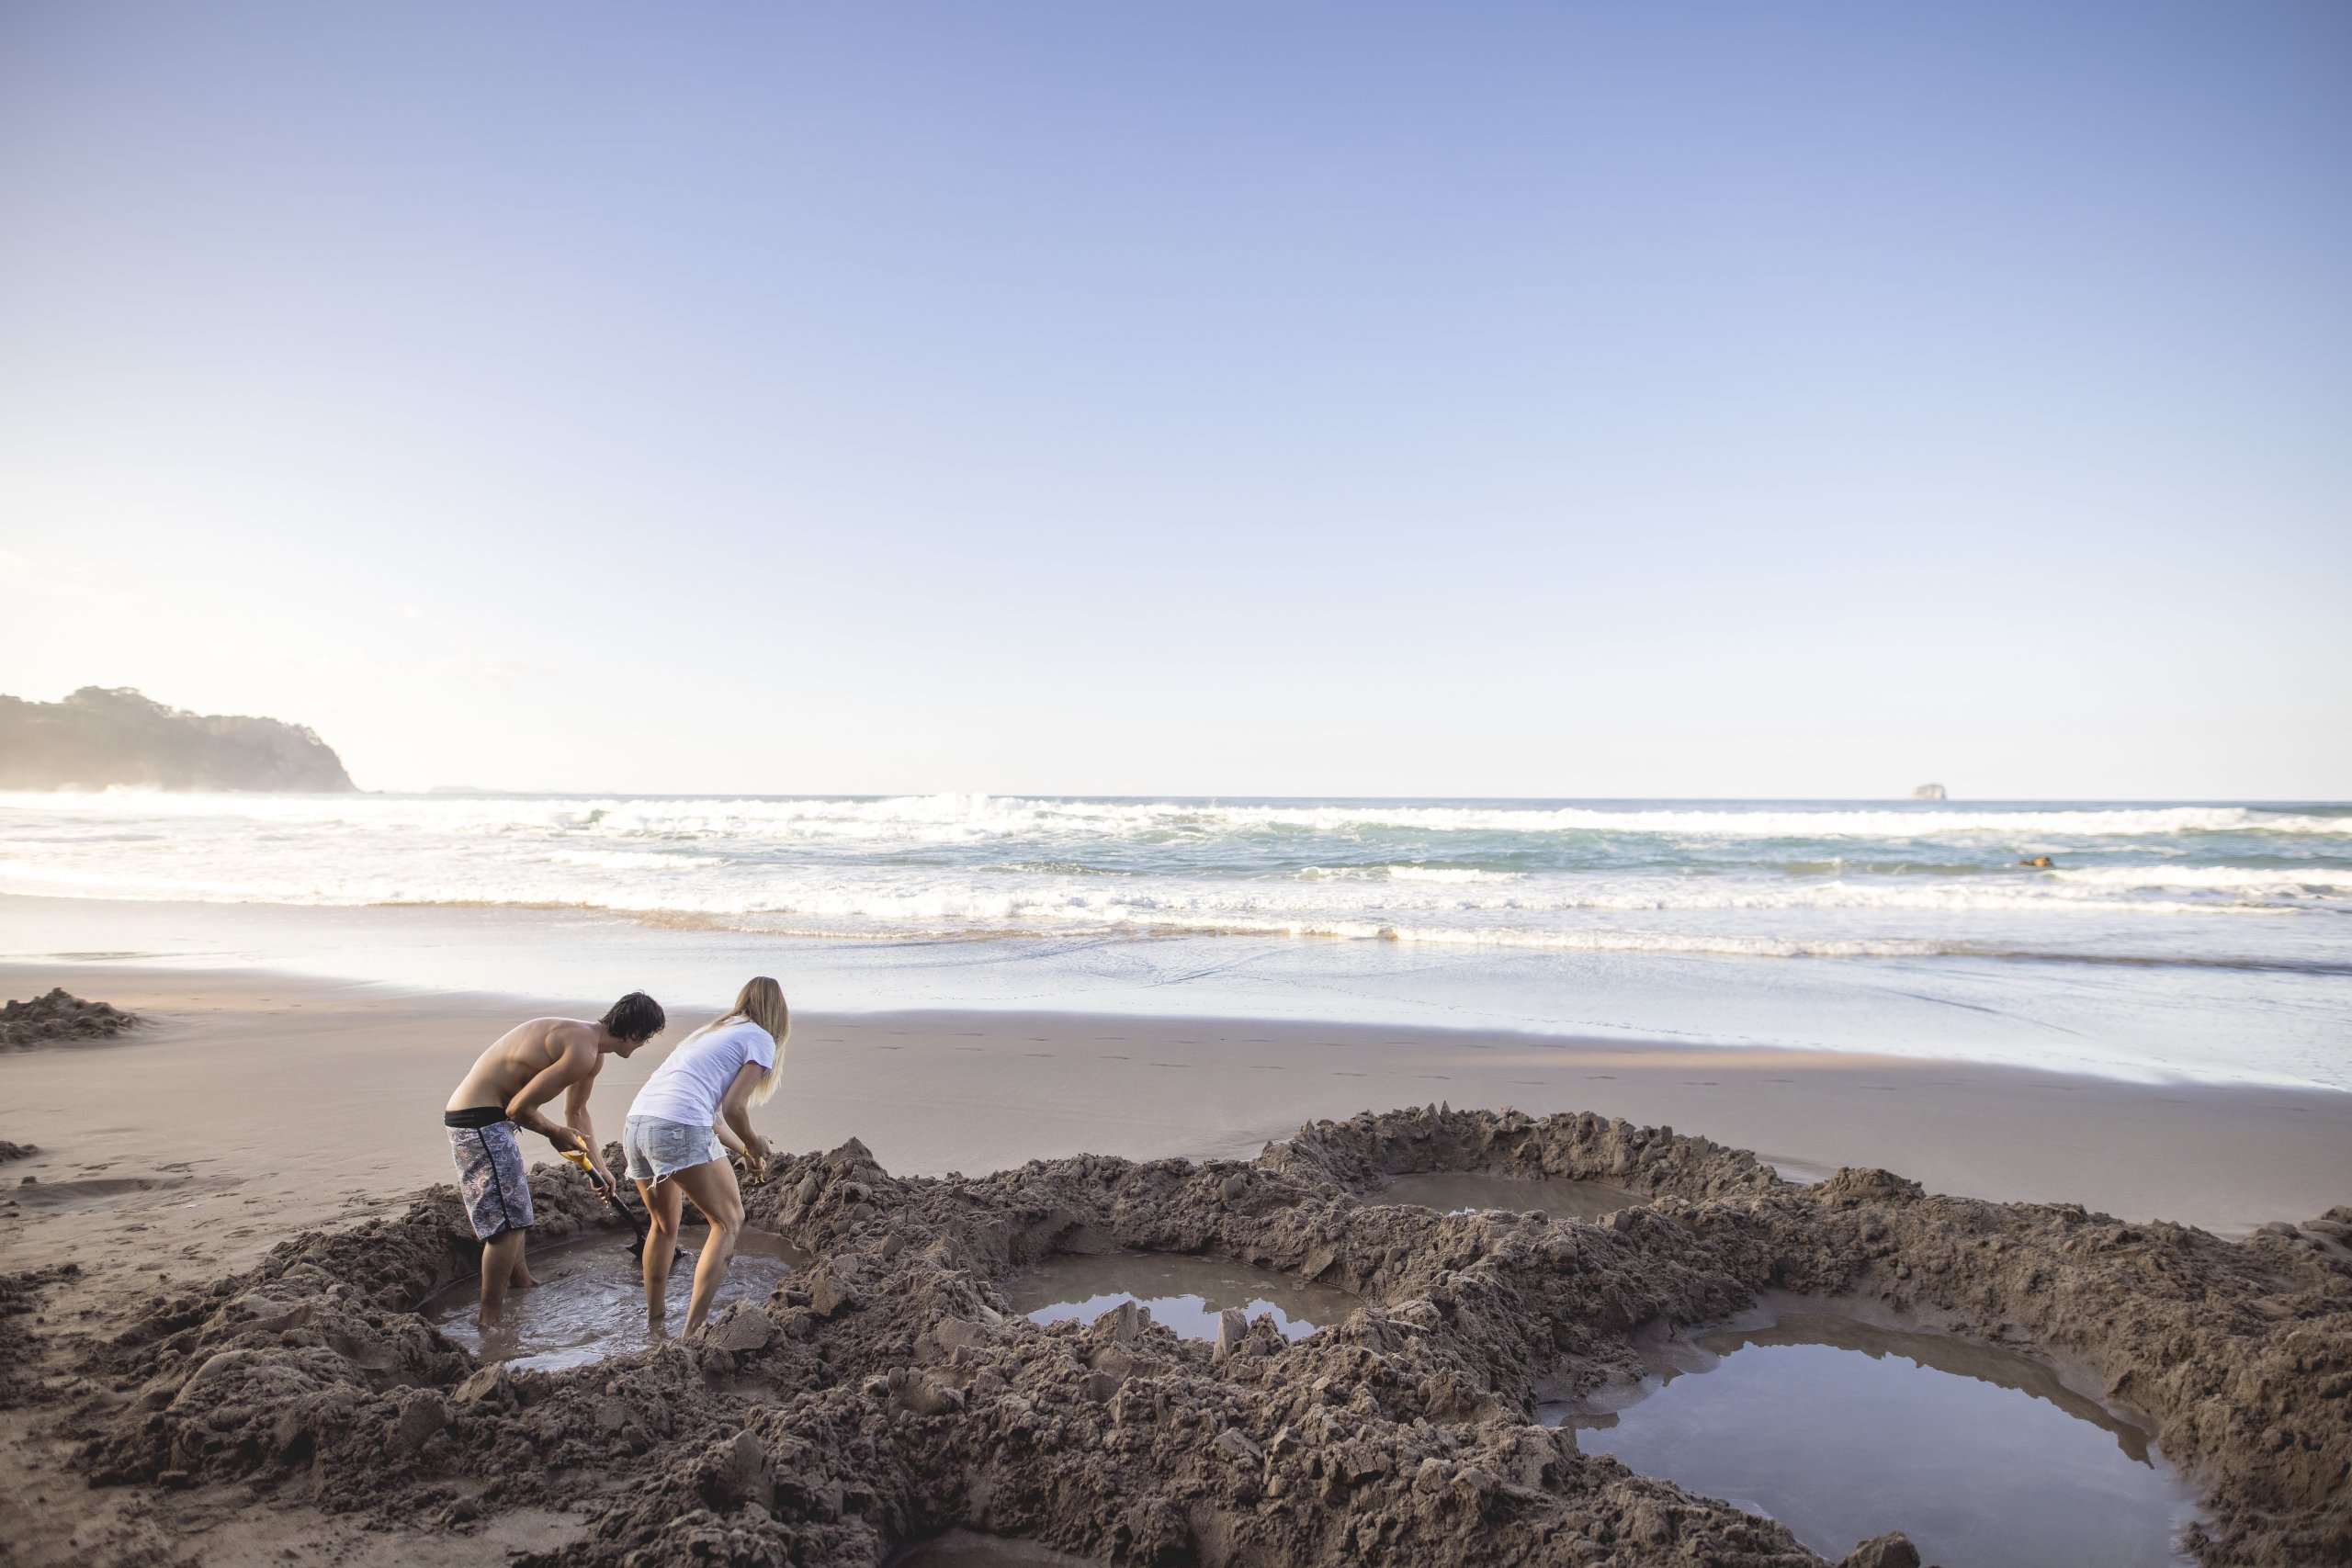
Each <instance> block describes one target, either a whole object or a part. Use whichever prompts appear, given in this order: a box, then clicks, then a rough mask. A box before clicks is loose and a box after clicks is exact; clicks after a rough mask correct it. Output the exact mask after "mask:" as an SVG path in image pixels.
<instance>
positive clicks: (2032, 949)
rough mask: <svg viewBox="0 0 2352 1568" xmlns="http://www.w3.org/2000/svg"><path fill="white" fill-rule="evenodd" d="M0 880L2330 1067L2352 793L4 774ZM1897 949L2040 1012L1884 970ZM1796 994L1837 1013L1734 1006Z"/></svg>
mask: <svg viewBox="0 0 2352 1568" xmlns="http://www.w3.org/2000/svg"><path fill="white" fill-rule="evenodd" d="M2044 859H2046V860H2047V862H2048V864H2047V865H2041V864H2036V863H2035V862H2038V861H2041V860H2044ZM0 899H15V900H32V899H40V900H51V899H60V900H75V901H81V902H84V903H87V902H91V901H96V902H100V903H105V904H115V905H135V904H169V905H175V906H182V907H187V906H210V907H216V908H217V907H226V906H235V907H238V908H242V909H243V910H246V911H252V910H254V909H257V908H271V909H279V910H291V909H300V908H334V909H346V910H348V909H370V908H373V909H383V908H413V909H417V910H432V909H442V910H449V909H456V908H469V909H484V908H488V909H510V910H517V911H522V910H529V911H578V912H581V913H582V914H585V915H594V916H598V917H603V918H605V919H610V920H616V921H622V922H627V923H628V924H629V925H631V926H633V927H634V928H636V929H638V930H639V931H645V932H649V933H650V932H659V933H664V936H663V938H662V940H675V939H677V937H678V935H679V933H695V932H699V933H703V935H704V938H705V940H706V942H708V943H715V944H717V945H718V946H719V947H728V948H729V949H730V950H731V948H732V947H733V946H734V945H736V941H735V939H740V941H741V942H748V943H752V944H756V943H759V942H766V943H769V944H771V945H773V944H775V943H777V942H784V943H788V944H791V945H792V947H793V949H794V950H795V951H797V952H807V953H818V954H820V955H821V954H823V953H827V952H830V951H833V950H837V949H840V948H841V947H842V946H844V945H863V946H865V947H866V948H868V949H873V950H876V951H882V950H896V951H900V952H904V953H916V952H918V951H919V950H922V949H923V948H926V947H929V946H932V945H935V944H939V943H943V942H944V943H955V944H962V945H965V946H967V947H968V948H969V949H970V950H971V951H970V953H967V957H966V961H965V962H964V963H963V964H961V965H960V967H961V969H962V970H964V971H965V972H967V973H970V972H975V971H978V970H985V969H986V968H987V967H988V964H989V959H988V958H987V957H986V956H984V955H985V954H986V953H988V952H989V951H990V950H991V949H995V950H1001V957H1002V958H1003V959H1004V961H1005V962H1007V963H1018V964H1023V965H1025V968H1024V969H1023V973H1025V974H1029V975H1032V976H1034V975H1036V974H1038V973H1042V972H1044V971H1041V970H1040V969H1039V968H1038V964H1040V963H1041V962H1042V963H1044V964H1045V967H1046V970H1054V969H1056V967H1057V966H1059V968H1061V969H1064V970H1067V969H1069V966H1070V964H1072V963H1073V962H1074V961H1073V960H1071V959H1069V958H1068V957H1067V956H1066V955H1067V954H1068V953H1073V952H1088V951H1091V950H1092V949H1094V948H1096V947H1098V946H1103V945H1105V944H1107V945H1108V946H1109V947H1112V948H1114V949H1120V950H1123V951H1124V952H1125V958H1124V959H1123V960H1122V961H1121V962H1123V963H1124V964H1125V966H1126V967H1128V968H1130V969H1134V968H1137V967H1138V966H1139V968H1140V970H1141V971H1142V972H1144V973H1146V974H1156V973H1157V972H1158V971H1159V969H1160V968H1162V967H1167V968H1169V969H1170V972H1171V973H1174V974H1178V975H1182V976H1191V975H1195V974H1208V973H1213V974H1217V975H1221V976H1225V978H1223V979H1220V980H1219V981H1217V982H1216V985H1215V986H1212V987H1208V988H1207V989H1205V990H1204V989H1202V987H1201V985H1200V983H1198V982H1193V981H1189V980H1188V981H1186V982H1184V985H1183V986H1182V987H1176V988H1178V989H1186V990H1187V994H1188V995H1189V996H1192V997H1193V1000H1195V1001H1201V1002H1204V1003H1205V1002H1207V1001H1210V1000H1214V1001H1215V1002H1216V1005H1218V1006H1220V1007H1223V1008H1225V1009H1227V1010H1239V1011H1247V1010H1259V1011H1262V1010H1267V1009H1268V1008H1269V1007H1274V1006H1276V1004H1277V1003H1279V1004H1280V1009H1279V1010H1290V1011H1296V1010H1299V1008H1300V1007H1301V1006H1312V1007H1314V1008H1316V1009H1319V1010H1322V1011H1325V1012H1330V1013H1350V1014H1354V1015H1367V1014H1368V1015H1373V1016H1385V1017H1399V1016H1402V1015H1403V1014H1404V1013H1408V1012H1411V1011H1412V1010H1413V1008H1412V1007H1410V1006H1408V1005H1407V1004H1406V1003H1404V1002H1400V1001H1397V1000H1396V999H1395V994H1400V993H1398V987H1400V986H1403V987H1404V990H1406V991H1413V990H1414V986H1415V985H1417V986H1418V987H1419V991H1418V992H1416V993H1415V994H1417V995H1418V994H1419V993H1420V992H1426V993H1428V994H1429V995H1430V996H1438V995H1441V994H1442V995H1445V996H1449V997H1452V998H1454V999H1453V1001H1452V1002H1449V1003H1447V1004H1445V1005H1446V1007H1447V1008H1450V1009H1451V1010H1452V1011H1453V1012H1457V1013H1460V1012H1464V1011H1465V1010H1466V1012H1468V1013H1473V1014H1476V1019H1477V1021H1481V1022H1486V1023H1493V1022H1497V1021H1502V1022H1509V1023H1512V1024H1516V1025H1521V1026H1527V1027H1534V1028H1543V1029H1570V1028H1573V1029H1577V1030H1584V1031H1589V1030H1591V1029H1594V1028H1600V1029H1604V1030H1621V1031H1629V1032H1652V1033H1656V1032H1660V1031H1661V1030H1662V1029H1667V1028H1668V1026H1669V1025H1670V1026H1672V1027H1671V1032H1677V1033H1680V1034H1691V1035H1698V1036H1701V1037H1707V1038H1736V1039H1738V1040H1741V1041H1750V1042H1760V1043H1792V1044H1797V1043H1802V1044H1821V1043H1828V1044H1831V1045H1832V1046H1834V1047H1845V1046H1849V1045H1850V1046H1856V1047H1857V1048H1860V1042H1861V1041H1862V1040H1863V1039H1864V1038H1865V1037H1869V1038H1868V1047H1869V1048H1873V1049H1898V1050H1900V1049H1908V1048H1917V1049H1928V1050H1959V1051H1962V1052H1963V1053H1964V1054H1969V1055H1980V1056H1981V1055H1993V1056H1996V1057H2000V1058H2002V1059H2021V1060H2033V1061H2041V1060H2057V1059H2064V1061H2066V1062H2067V1063H2068V1064H2069V1065H2074V1066H2080V1065H2082V1063H2083V1061H2084V1060H2086V1059H2087V1060H2093V1061H2098V1062H2108V1063H2110V1064H2121V1065H2122V1066H2125V1067H2127V1068H2129V1069H2131V1070H2135V1071H2136V1070H2143V1069H2146V1070H2158V1069H2161V1070H2173V1069H2179V1070H2186V1071H2194V1072H2198V1073H2203V1074H2209V1075H2210V1074H2213V1073H2219V1074H2221V1075H2222V1076H2237V1077H2247V1078H2255V1079H2263V1078H2267V1079H2271V1080H2277V1081H2297V1082H2310V1081H2325V1082H2331V1083H2338V1082H2340V1084H2341V1085H2342V1086H2344V1087H2352V1064H2345V1063H2342V1062H2340V1061H2339V1058H2341V1057H2343V1056H2345V1055H2346V1054H2347V1049H2346V1037H2347V1035H2352V1031H2347V1030H2346V1029H2345V1028H2344V1025H2345V1024H2346V1022H2347V1021H2352V1015H2347V1013H2346V1009H2345V1006H2344V998H2345V995H2346V989H2347V985H2352V923H2347V921H2346V916H2347V915H2352V807H2347V806H2346V805H2343V804H2340V803H2311V804H2286V805H2281V804H2266V803H2230V802H2193V803H2146V802H2117V803H2098V802H2001V803H1987V802H1895V803H1876V802H1873V803H1860V802H1846V801H1816V802H1791V801H1769V802H1742V801H1705V802H1693V801H1667V800H1647V801H1484V800H1255V799H1250V800H1202V799H1078V798H1042V797H1017V796H998V795H925V796H896V797H758V796H752V797H727V798H718V797H702V796H629V795H473V794H466V795H457V794H448V795H437V794H436V795H375V794H363V795H176V794H157V793H141V792H134V791H110V792H107V793H105V794H94V795H0ZM1171 942H1175V943H1179V944H1181V945H1182V947H1183V948H1184V949H1185V955H1183V956H1181V957H1173V958H1170V957H1159V956H1153V954H1155V953H1163V952H1164V950H1165V949H1166V947H1167V944H1169V943H1171ZM1154 944H1157V946H1155V945H1154ZM1378 953H1385V954H1386V956H1380V955H1377V954H1378ZM1413 955H1418V956H1413ZM812 962H815V963H817V964H819V965H820V967H822V966H825V965H828V964H830V965H832V966H833V967H835V968H840V967H842V965H843V964H849V966H850V967H852V968H854V969H855V970H856V972H857V973H860V974H867V975H871V974H876V973H879V972H881V971H878V970H877V969H876V962H875V961H874V960H873V959H871V958H866V959H860V960H856V961H854V963H851V961H848V960H844V959H842V958H841V957H840V956H839V955H838V953H835V955H834V956H832V957H824V956H819V957H817V958H815V959H813V960H812ZM909 962H910V963H919V962H922V961H921V960H916V959H910V960H909ZM1091 962H1096V963H1106V962H1110V961H1109V960H1105V959H1096V960H1092V961H1091ZM884 967H885V968H886V969H887V967H888V965H887V964H886V965H884ZM901 967H903V965H902V966H901ZM1417 973H1425V974H1426V975H1427V976H1431V977H1430V978H1428V979H1426V980H1425V981H1419V982H1415V983H1414V985H1405V984H1404V982H1403V981H1402V980H1400V979H1398V978H1397V976H1405V975H1408V974H1417ZM1268 975H1279V976H1283V979H1282V981H1281V984H1280V985H1279V986H1278V987H1275V989H1276V991H1277V992H1279V993H1280V994H1279V995H1275V996H1272V997H1268V996H1263V995H1255V994H1253V993H1252V991H1251V988H1250V987H1251V986H1252V985H1254V984H1258V982H1259V981H1261V980H1262V979H1263V978H1264V976H1268ZM1694 975H1695V976H1698V978H1697V979H1696V980H1694V979H1693V976H1694ZM1236 976H1239V977H1238V978H1237V977H1236ZM1251 976H1256V977H1257V978H1256V979H1251V978H1250V977H1251ZM1365 976H1372V977H1373V978H1372V979H1370V980H1367V979H1366V978H1365ZM1381 976H1387V978H1385V979H1384V978H1381ZM1894 976H1903V977H1904V978H1903V982H1902V984H1903V985H1904V986H1907V987H1909V990H1908V991H1906V992H1905V993H1904V994H1906V995H1910V994H1926V995H1929V996H1932V997H1933V998H1935V1000H1936V1002H1937V1003H1938V1005H1939V1006H1940V1007H1943V1008H1945V1009H1947V1010H1953V1009H1956V1010H1962V1011H1966V1010H1983V1011H1985V1012H1986V1015H1987V1016H1988V1017H1990V1018H1993V1019H1996V1020H2016V1019H2020V1018H2022V1019H2024V1020H2026V1021H2028V1022H2029V1023H2030V1024H2031V1025H2032V1026H2033V1028H2032V1029H2030V1030H2029V1031H2028V1032H2029V1033H2031V1032H2036V1031H2038V1032H2040V1033H2041V1034H2043V1035H2047V1036H2049V1037H2050V1038H2048V1039H2044V1040H2041V1041H2039V1042H2038V1043H2036V1042H2027V1043H2022V1044H2021V1043H2019V1042H2018V1040H2017V1039H2015V1038H2004V1039H2002V1040H1999V1041H1995V1042H1993V1043H1986V1041H1985V1040H1981V1039H1975V1038H1973V1037H1970V1036H1969V1035H1968V1032H1967V1031H1966V1030H1965V1029H1960V1030H1958V1031H1957V1032H1956V1029H1955V1025H1954V1024H1953V1022H1952V1021H1951V1020H1949V1019H1940V1018H1939V1019H1935V1020H1934V1021H1926V1022H1923V1021H1920V1020H1918V1019H1913V1018H1910V1017H1908V1016H1907V1015H1905V1010H1904V1009H1903V1008H1900V1007H1897V1008H1894V1009H1892V1010H1890V1009H1889V1008H1888V1007H1887V1006H1885V1005H1883V1004H1882V1003H1881V1002H1879V1001H1874V1000H1871V998H1875V997H1881V996H1883V994H1884V993H1886V992H1888V991H1889V990H1890V987H1891V982H1892V977H1894ZM2119 976H2126V978H2123V979H2120V980H2119ZM2086 977H2095V978H2086ZM1154 984H1155V985H1156V986H1157V987H1158V989H1159V991H1162V992H1165V991H1166V990H1167V989H1168V988H1169V987H1168V986H1167V985H1165V984H1160V983H1159V982H1155V983H1154ZM1383 987H1385V990H1384V989H1383ZM2086 987H2088V988H2089V989H2090V990H2091V991H2093V992H2095V993H2096V994H2097V998H2098V1008H2099V1009H2101V1011H2099V1013H2098V1019H2093V1020H2089V1021H2086V1020H2085V1019H2083V1018H2081V1017H2078V1016H2076V1015H2077V1014H2079V1013H2081V1012H2083V1010H2084V1009H2083V1007H2082V1001H2083V992H2084V990H2085V988H2086ZM982 988H983V989H985V987H982ZM1077 988H1078V989H1079V990H1080V991H1081V992H1085V991H1089V990H1090V987H1087V986H1084V985H1079V986H1078V987H1077ZM1147 988H1150V987H1147ZM1302 988H1303V989H1304V990H1306V991H1307V992H1309V993H1312V995H1311V997H1310V998H1309V1000H1308V1001H1307V1002H1305V1003H1302V1002H1300V1001H1299V1000H1298V999H1297V998H1296V996H1295V993H1296V992H1298V991H1299V990H1301V989H1302ZM1894 988H1895V989H1900V988H1901V987H1894ZM1091 989H1092V990H1097V991H1099V990H1100V989H1101V987H1091ZM1260 989H1261V990H1262V989H1264V987H1263V986H1261V987H1260ZM1987 990H1989V991H1991V992H1994V993H1996V995H1995V996H1994V997H1993V998H1992V999H1991V1000H1989V1001H1988V1000H1987V999H1986V998H1985V997H1984V996H1982V995H1979V993H1982V992H1985V991H1987ZM1597 991H1598V992H1605V993H1606V994H1608V995H1611V996H1613V997H1618V998H1627V999H1626V1000H1625V1001H1624V1002H1623V1005H1621V1006H1615V1007H1614V1008H1613V1011H1612V1015H1611V1016H1610V1017H1605V1018H1596V1017H1594V1016H1591V1013H1592V1009H1591V1008H1590V1007H1589V1006H1587V1005H1584V1004H1586V1003H1587V1002H1589V999H1590V998H1592V997H1593V996H1594V995H1596V994H1597ZM1694 993H1704V994H1705V995H1706V996H1707V997H1708V998H1710V1000H1709V1001H1708V1002H1707V1005H1705V1006H1704V1007H1702V1008H1700V1009H1698V1010H1697V1011H1698V1012H1699V1013H1700V1014H1703V1016H1702V1017H1695V1018H1693V1017H1685V1016H1683V1012H1685V1011H1688V1009H1683V1010H1681V1011H1678V1008H1679V1007H1680V1006H1681V1004H1680V1003H1678V1002H1675V1001H1673V1000H1672V999H1671V998H1678V997H1679V998H1686V999H1687V998H1689V997H1691V995H1693V994H1694ZM1945 993H1950V994H1949V995H1946V994H1945ZM1805 996H1811V997H1815V998H1818V1001H1819V1005H1818V1006H1817V1007H1815V1010H1814V1016H1815V1018H1816V1019H1820V1020H1826V1021H1821V1022H1816V1023H1813V1024H1809V1025H1806V1026H1804V1027H1802V1028H1792V1027H1791V1026H1790V1025H1788V1024H1786V1023H1762V1024H1759V1021H1764V1020H1768V1019H1772V1018H1780V1017H1781V1016H1782V1015H1783V1014H1784V1013H1785V1012H1786V1010H1787V1009H1788V1008H1789V1007H1791V1006H1799V1005H1801V1004H1800V1003H1797V1002H1795V1001H1794V1000H1793V998H1799V997H1805ZM1661 997H1663V998H1669V999H1668V1000H1667V1001H1664V1002H1660V1001H1658V1000H1656V999H1649V1000H1644V999H1642V998H1661ZM1383 998H1388V999H1386V1000H1384V999H1383ZM1464 998H1468V999H1467V1000H1466V1001H1465V1000H1464ZM861 999H868V998H861ZM870 999H872V1000H873V1001H874V1002H875V1004H876V1005H881V1003H882V1001H883V1000H885V999H886V998H879V997H876V998H870ZM930 999H933V1000H939V1001H944V1002H952V1003H955V1004H956V1005H961V1004H963V1003H966V1002H976V1003H978V1004H981V1005H985V1004H986V1002H987V1000H988V998H987V997H985V996H979V997H961V996H954V995H950V994H944V993H943V994H941V995H939V996H936V997H933V998H930ZM1023 1000H1024V1001H1025V1002H1026V1003H1028V1004H1029V1005H1035V1000H1036V998H1035V996H1034V995H1024V997H1023ZM1101 1000H1102V998H1101V997H1100V996H1099V995H1098V996H1095V997H1094V998H1093V1000H1092V1001H1091V1002H1073V1004H1072V1005H1096V1004H1098V1003H1099V1002H1100V1001H1101ZM1166 1002H1167V997H1166V996H1165V995H1159V996H1157V997H1155V998H1153V1005H1155V1006H1157V1005H1163V1004H1166ZM1743 1002H1744V1004H1745V1005H1743ZM1864 1002H1867V1003H1868V1004H1869V1005H1867V1006H1861V1008H1860V1012H1857V1007H1858V1005H1859V1004H1860V1003H1864ZM1415 1005H1419V1004H1415ZM1431 1005H1436V1004H1431ZM1620 1014H1622V1015H1624V1016H1617V1015H1620ZM1898 1015H1904V1016H1898ZM2100 1020H2103V1021H2100ZM2005 1031H2006V1034H2007V1035H2009V1036H2014V1035H2015V1034H2016V1032H2017V1031H2016V1029H2015V1028H2014V1027H2009V1026H2003V1027H1996V1026H1995V1025H1993V1024H1990V1023H1987V1024H1983V1025H1980V1026H1978V1031H1977V1032H1978V1033H1980V1034H1984V1035H1987V1036H1990V1035H1995V1034H2004V1033H2005ZM2199 1031H2202V1032H2205V1033H2207V1034H2209V1035H2211V1036H2212V1038H2211V1040H2209V1041H2208V1042H2207V1043H2205V1044H2203V1045H2200V1046H2196V1047H2193V1048H2184V1047H2183V1046H2182V1045H2181V1044H2180V1043H2179V1042H2180V1041H2181V1040H2182V1039H2185V1038H2186V1037H2187V1036H2188V1035H2190V1034H2194V1033H2196V1032H2199ZM1873 1032H1874V1033H1873ZM2060 1036H2067V1037H2070V1038H2067V1039H2061V1038H2059V1037H2060ZM2152 1040H2153V1041H2158V1042H2159V1043H2157V1044H2155V1045H2151V1044H2150V1043H2149V1042H2150V1041H2152ZM2084 1041H2088V1042H2089V1043H2087V1044H2086V1043H2081V1042H2084ZM2164 1042H2170V1043H2164Z"/></svg>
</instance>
